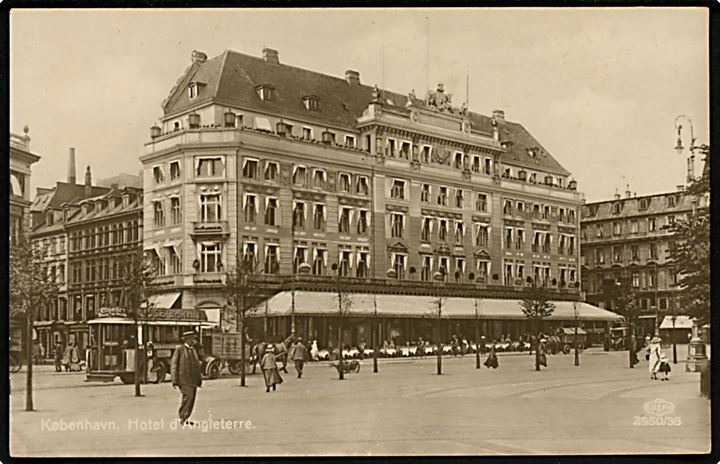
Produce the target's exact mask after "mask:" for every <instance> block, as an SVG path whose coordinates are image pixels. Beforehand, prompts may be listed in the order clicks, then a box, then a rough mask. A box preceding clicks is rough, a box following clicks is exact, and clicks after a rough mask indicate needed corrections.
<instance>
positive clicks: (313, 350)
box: [310, 340, 320, 361]
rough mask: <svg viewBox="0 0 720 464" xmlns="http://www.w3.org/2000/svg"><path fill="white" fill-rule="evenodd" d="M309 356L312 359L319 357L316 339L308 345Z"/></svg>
mask: <svg viewBox="0 0 720 464" xmlns="http://www.w3.org/2000/svg"><path fill="white" fill-rule="evenodd" d="M310 356H311V357H312V360H313V361H317V360H318V359H320V350H319V349H318V344H317V340H313V341H312V345H310Z"/></svg>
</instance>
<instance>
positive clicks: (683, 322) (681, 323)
mask: <svg viewBox="0 0 720 464" xmlns="http://www.w3.org/2000/svg"><path fill="white" fill-rule="evenodd" d="M692 326H693V321H692V319H690V317H688V316H677V318H676V319H675V328H676V329H688V330H689V329H692ZM660 328H661V329H663V330H665V329H668V330H672V329H673V318H672V316H665V318H664V319H663V321H662V323H661V324H660Z"/></svg>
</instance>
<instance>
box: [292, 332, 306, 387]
mask: <svg viewBox="0 0 720 464" xmlns="http://www.w3.org/2000/svg"><path fill="white" fill-rule="evenodd" d="M306 354H307V349H306V348H305V344H304V343H303V339H302V337H298V339H297V342H295V344H294V345H293V346H292V347H291V348H290V359H292V360H293V362H294V363H295V370H296V371H297V376H298V379H299V378H301V377H302V375H303V366H304V365H305V356H306Z"/></svg>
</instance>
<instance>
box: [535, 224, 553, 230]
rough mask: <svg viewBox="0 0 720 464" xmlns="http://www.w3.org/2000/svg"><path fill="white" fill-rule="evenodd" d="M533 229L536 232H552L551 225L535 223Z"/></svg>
mask: <svg viewBox="0 0 720 464" xmlns="http://www.w3.org/2000/svg"><path fill="white" fill-rule="evenodd" d="M532 228H533V229H534V230H550V224H539V223H537V222H533V223H532Z"/></svg>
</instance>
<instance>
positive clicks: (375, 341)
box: [372, 316, 380, 374]
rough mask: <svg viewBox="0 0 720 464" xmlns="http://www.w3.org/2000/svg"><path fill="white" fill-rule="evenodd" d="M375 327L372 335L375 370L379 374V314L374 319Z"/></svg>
mask: <svg viewBox="0 0 720 464" xmlns="http://www.w3.org/2000/svg"><path fill="white" fill-rule="evenodd" d="M373 324H374V327H373V328H372V337H373V372H374V373H376V374H377V371H378V361H377V353H378V338H380V337H378V333H377V332H378V324H377V316H375V318H374V319H373Z"/></svg>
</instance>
